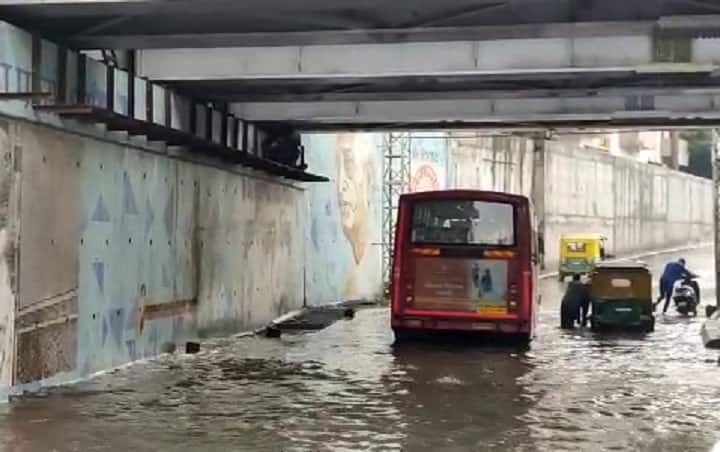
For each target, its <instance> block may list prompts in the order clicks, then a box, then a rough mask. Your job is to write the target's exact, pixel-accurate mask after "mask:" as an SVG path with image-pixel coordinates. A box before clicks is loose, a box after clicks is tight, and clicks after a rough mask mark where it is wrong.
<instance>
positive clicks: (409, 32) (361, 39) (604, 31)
mask: <svg viewBox="0 0 720 452" xmlns="http://www.w3.org/2000/svg"><path fill="white" fill-rule="evenodd" d="M713 17H714V16H713ZM702 23H703V24H705V23H714V24H715V26H720V18H718V19H716V20H715V21H710V20H707V19H705V20H704V21H703V22H702ZM671 25H672V29H673V30H682V31H688V30H691V29H692V28H691V27H692V26H693V25H692V22H690V23H685V22H681V23H677V24H676V23H675V22H671ZM658 26H659V25H658V22H652V21H644V22H640V21H639V22H578V23H551V24H545V23H540V24H520V25H513V26H507V25H496V26H476V27H425V28H379V29H361V30H323V31H300V32H284V33H182V34H124V33H123V34H97V33H93V34H84V35H76V36H71V37H69V38H68V40H67V41H68V42H69V43H70V44H71V45H72V46H74V47H76V48H81V49H109V48H114V49H172V48H213V47H267V46H287V45H297V46H310V45H346V44H394V43H407V42H450V41H468V40H478V41H487V40H495V39H538V38H562V37H568V36H574V37H576V38H580V37H584V38H588V37H594V36H613V35H625V36H629V35H648V34H649V33H651V32H653V31H654V30H655V28H656V27H658Z"/></svg>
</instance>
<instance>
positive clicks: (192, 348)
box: [185, 342, 200, 354]
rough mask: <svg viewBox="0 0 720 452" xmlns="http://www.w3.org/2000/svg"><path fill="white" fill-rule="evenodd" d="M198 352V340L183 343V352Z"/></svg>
mask: <svg viewBox="0 0 720 452" xmlns="http://www.w3.org/2000/svg"><path fill="white" fill-rule="evenodd" d="M199 352H200V343H199V342H187V343H185V353H189V354H195V353H199Z"/></svg>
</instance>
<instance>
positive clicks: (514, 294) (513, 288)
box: [508, 283, 519, 312]
mask: <svg viewBox="0 0 720 452" xmlns="http://www.w3.org/2000/svg"><path fill="white" fill-rule="evenodd" d="M518 295H519V294H518V286H517V284H515V283H513V284H510V288H509V290H508V312H517V310H518Z"/></svg>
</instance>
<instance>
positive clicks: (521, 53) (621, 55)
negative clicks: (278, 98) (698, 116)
mask: <svg viewBox="0 0 720 452" xmlns="http://www.w3.org/2000/svg"><path fill="white" fill-rule="evenodd" d="M138 62H139V66H138V68H139V70H140V72H141V74H142V75H144V76H147V77H149V78H151V79H154V80H162V81H173V80H175V81H182V80H185V81H187V80H243V79H264V78H267V79H273V78H289V77H296V78H302V77H306V78H322V77H327V78H342V77H380V76H393V75H395V76H400V75H414V76H451V75H476V74H478V75H482V74H503V73H508V74H517V73H530V74H536V73H537V74H538V75H540V76H541V75H542V72H543V71H548V72H557V71H569V70H572V71H578V70H585V71H598V70H600V71H610V70H627V69H632V70H635V71H637V72H642V73H653V72H658V71H661V72H671V73H687V72H698V71H708V70H712V69H713V68H715V67H716V65H717V64H718V63H720V39H700V38H677V39H664V38H663V39H661V38H657V37H656V36H654V35H652V34H651V33H649V32H648V33H647V34H632V33H631V34H615V35H607V36H595V37H554V38H535V39H494V40H466V41H452V42H414V43H400V44H354V45H307V46H304V45H299V46H278V47H232V48H213V49H198V48H185V49H150V50H143V51H140V52H138Z"/></svg>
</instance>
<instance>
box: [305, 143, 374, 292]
mask: <svg viewBox="0 0 720 452" xmlns="http://www.w3.org/2000/svg"><path fill="white" fill-rule="evenodd" d="M303 142H304V145H305V148H306V153H307V154H306V157H307V160H308V162H309V164H310V166H311V167H312V168H314V169H315V170H316V171H318V172H319V173H321V174H325V175H328V176H330V177H331V178H332V182H331V184H330V185H329V186H328V185H327V184H322V185H319V184H317V185H311V186H308V187H307V194H308V196H307V211H308V215H307V216H306V217H305V219H306V222H307V224H306V229H305V230H306V243H307V248H306V253H307V256H306V262H307V265H306V267H305V271H306V280H307V301H308V304H327V303H334V302H338V301H348V300H374V299H378V298H379V297H380V296H381V295H382V248H381V242H382V237H381V233H382V232H381V225H382V211H381V188H382V158H381V157H382V153H381V148H380V147H381V142H382V140H381V136H380V135H378V134H363V133H356V134H353V133H342V134H312V135H306V136H304V137H303Z"/></svg>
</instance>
